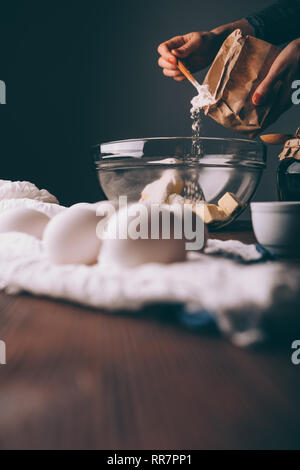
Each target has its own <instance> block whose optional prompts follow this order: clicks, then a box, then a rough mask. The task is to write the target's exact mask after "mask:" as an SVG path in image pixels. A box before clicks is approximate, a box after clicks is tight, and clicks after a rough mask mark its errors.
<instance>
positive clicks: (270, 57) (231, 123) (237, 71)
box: [204, 29, 280, 134]
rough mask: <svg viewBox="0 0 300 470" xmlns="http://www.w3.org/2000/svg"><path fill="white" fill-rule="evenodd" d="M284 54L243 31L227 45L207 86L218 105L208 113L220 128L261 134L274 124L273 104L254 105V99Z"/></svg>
mask: <svg viewBox="0 0 300 470" xmlns="http://www.w3.org/2000/svg"><path fill="white" fill-rule="evenodd" d="M279 53H280V49H279V48H278V47H275V46H273V45H272V44H269V43H267V42H265V41H262V40H261V39H257V38H254V37H252V36H244V35H243V34H242V32H241V31H240V30H239V29H236V30H235V31H234V32H233V33H231V34H230V35H229V36H228V38H227V39H226V40H225V41H224V43H223V45H222V46H221V49H220V50H219V52H218V54H217V56H216V58H215V60H214V62H213V64H212V65H211V67H210V69H209V71H208V73H207V75H206V77H205V80H204V84H205V85H207V86H208V88H209V91H210V92H211V94H212V95H213V97H214V99H215V103H214V104H212V105H209V106H206V107H204V112H205V114H207V115H208V116H210V117H212V118H213V119H214V120H215V121H217V122H218V123H219V124H222V126H224V127H228V128H230V129H233V130H235V131H238V132H244V133H249V134H250V133H254V134H257V133H258V132H259V131H261V130H263V129H264V128H265V127H266V126H267V125H268V124H269V123H270V122H268V121H271V115H272V113H271V108H272V104H270V103H268V104H266V105H262V106H254V105H253V104H252V96H253V93H254V91H255V90H256V88H257V86H258V85H259V83H260V82H261V81H262V80H263V79H264V78H265V76H266V75H267V73H268V71H269V70H270V67H271V65H272V63H273V62H274V60H275V58H276V57H277V55H278V54H279Z"/></svg>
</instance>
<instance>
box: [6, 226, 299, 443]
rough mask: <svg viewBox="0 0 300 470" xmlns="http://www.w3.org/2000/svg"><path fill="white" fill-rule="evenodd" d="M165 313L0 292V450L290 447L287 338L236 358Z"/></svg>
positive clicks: (295, 439)
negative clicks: (0, 361) (111, 310)
mask: <svg viewBox="0 0 300 470" xmlns="http://www.w3.org/2000/svg"><path fill="white" fill-rule="evenodd" d="M226 234H227V235H226ZM214 236H215V234H214ZM217 236H220V234H218V235H217ZM226 236H228V237H232V236H235V237H236V238H243V237H244V239H248V241H251V240H252V235H251V234H249V232H248V235H247V234H246V233H242V232H234V231H232V230H231V231H229V230H228V231H227V232H222V235H221V237H225V238H226ZM99 287H100V286H99ZM165 313H166V315H165V320H163V319H162V318H164V315H161V314H162V311H161V310H160V315H158V314H157V310H156V309H155V308H153V309H148V310H147V311H145V312H141V313H138V314H135V315H133V314H131V313H130V312H128V313H126V314H125V313H121V312H120V313H119V314H118V315H112V314H107V313H105V312H102V311H96V310H91V309H86V308H81V307H78V306H75V305H72V304H68V303H63V302H54V301H49V300H46V299H37V298H32V297H30V296H27V295H20V296H17V297H9V296H7V295H4V294H2V295H1V296H0V338H1V339H2V340H5V341H6V345H7V365H5V366H0V447H1V449H162V450H163V449H185V450H187V449H212V448H221V449H230V448H234V449H253V448H256V449H261V448H281V449H282V448H300V442H299V420H300V405H299V387H300V366H298V368H297V366H293V365H292V364H291V360H290V355H291V349H290V339H291V338H287V340H286V342H283V343H282V344H281V345H280V347H279V346H277V345H276V344H274V345H272V346H270V345H269V346H268V347H265V348H264V349H262V350H259V351H255V352H254V351H252V352H250V351H243V350H240V349H236V348H234V347H233V346H231V345H230V344H229V343H228V342H226V341H225V340H223V339H222V338H220V337H219V335H218V334H217V333H216V332H214V331H210V332H203V333H199V332H198V333H196V332H193V331H190V330H187V329H184V328H183V327H182V326H180V325H178V324H177V323H176V322H175V321H172V320H170V315H167V314H168V313H169V314H170V312H168V311H166V312H165ZM295 335H296V332H295ZM299 336H300V335H299ZM293 339H296V338H293Z"/></svg>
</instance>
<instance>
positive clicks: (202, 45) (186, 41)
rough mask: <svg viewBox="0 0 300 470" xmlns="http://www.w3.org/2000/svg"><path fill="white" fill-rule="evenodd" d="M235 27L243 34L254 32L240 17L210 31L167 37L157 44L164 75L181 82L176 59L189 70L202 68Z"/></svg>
mask: <svg viewBox="0 0 300 470" xmlns="http://www.w3.org/2000/svg"><path fill="white" fill-rule="evenodd" d="M237 28H239V29H240V30H241V31H242V32H243V33H244V34H253V33H254V30H253V28H252V26H250V24H249V23H248V21H247V20H245V19H242V20H239V21H235V22H234V23H229V24H225V25H223V26H219V27H218V28H216V29H213V30H212V31H200V32H197V33H189V34H184V35H183V36H176V37H174V38H172V39H169V41H166V42H163V43H162V44H160V45H159V46H158V52H159V54H160V56H161V57H160V58H159V60H158V65H159V66H160V67H161V68H162V69H163V73H164V75H166V76H167V77H173V78H174V80H176V81H178V82H181V81H182V80H184V79H185V77H184V76H183V75H182V73H181V72H180V70H178V68H177V59H184V63H185V65H186V66H187V67H188V69H189V70H190V71H191V72H197V71H198V70H201V69H204V68H205V67H207V66H208V65H210V64H211V62H212V61H213V60H214V58H215V56H216V54H217V52H218V50H219V49H220V47H221V45H222V43H223V41H224V40H225V39H226V38H227V36H228V35H229V34H230V33H232V31H234V30H235V29H237Z"/></svg>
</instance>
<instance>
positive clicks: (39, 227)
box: [0, 208, 50, 238]
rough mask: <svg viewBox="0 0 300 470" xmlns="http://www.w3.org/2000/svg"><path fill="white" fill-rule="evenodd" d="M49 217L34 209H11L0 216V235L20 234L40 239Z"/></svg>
mask: <svg viewBox="0 0 300 470" xmlns="http://www.w3.org/2000/svg"><path fill="white" fill-rule="evenodd" d="M49 220H50V219H49V217H48V216H47V215H46V214H43V213H42V212H39V211H36V210H34V209H26V208H19V209H12V210H7V211H5V212H4V213H3V214H1V215H0V233H6V232H22V233H27V234H29V235H32V236H34V237H36V238H42V237H43V232H44V230H45V227H46V226H47V224H48V222H49Z"/></svg>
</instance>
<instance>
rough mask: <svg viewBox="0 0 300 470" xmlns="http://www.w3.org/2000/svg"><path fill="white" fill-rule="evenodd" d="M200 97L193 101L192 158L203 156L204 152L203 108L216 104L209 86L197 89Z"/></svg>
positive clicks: (201, 86)
mask: <svg viewBox="0 0 300 470" xmlns="http://www.w3.org/2000/svg"><path fill="white" fill-rule="evenodd" d="M197 91H198V95H196V96H194V98H193V99H192V101H191V104H192V108H191V118H192V120H193V124H192V156H193V157H199V156H200V157H201V156H203V153H204V150H203V145H202V143H201V140H200V137H202V131H203V129H202V121H203V107H204V106H208V105H211V104H213V103H214V98H213V96H212V95H211V93H210V91H209V89H208V87H207V85H199V86H198V87H197Z"/></svg>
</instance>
